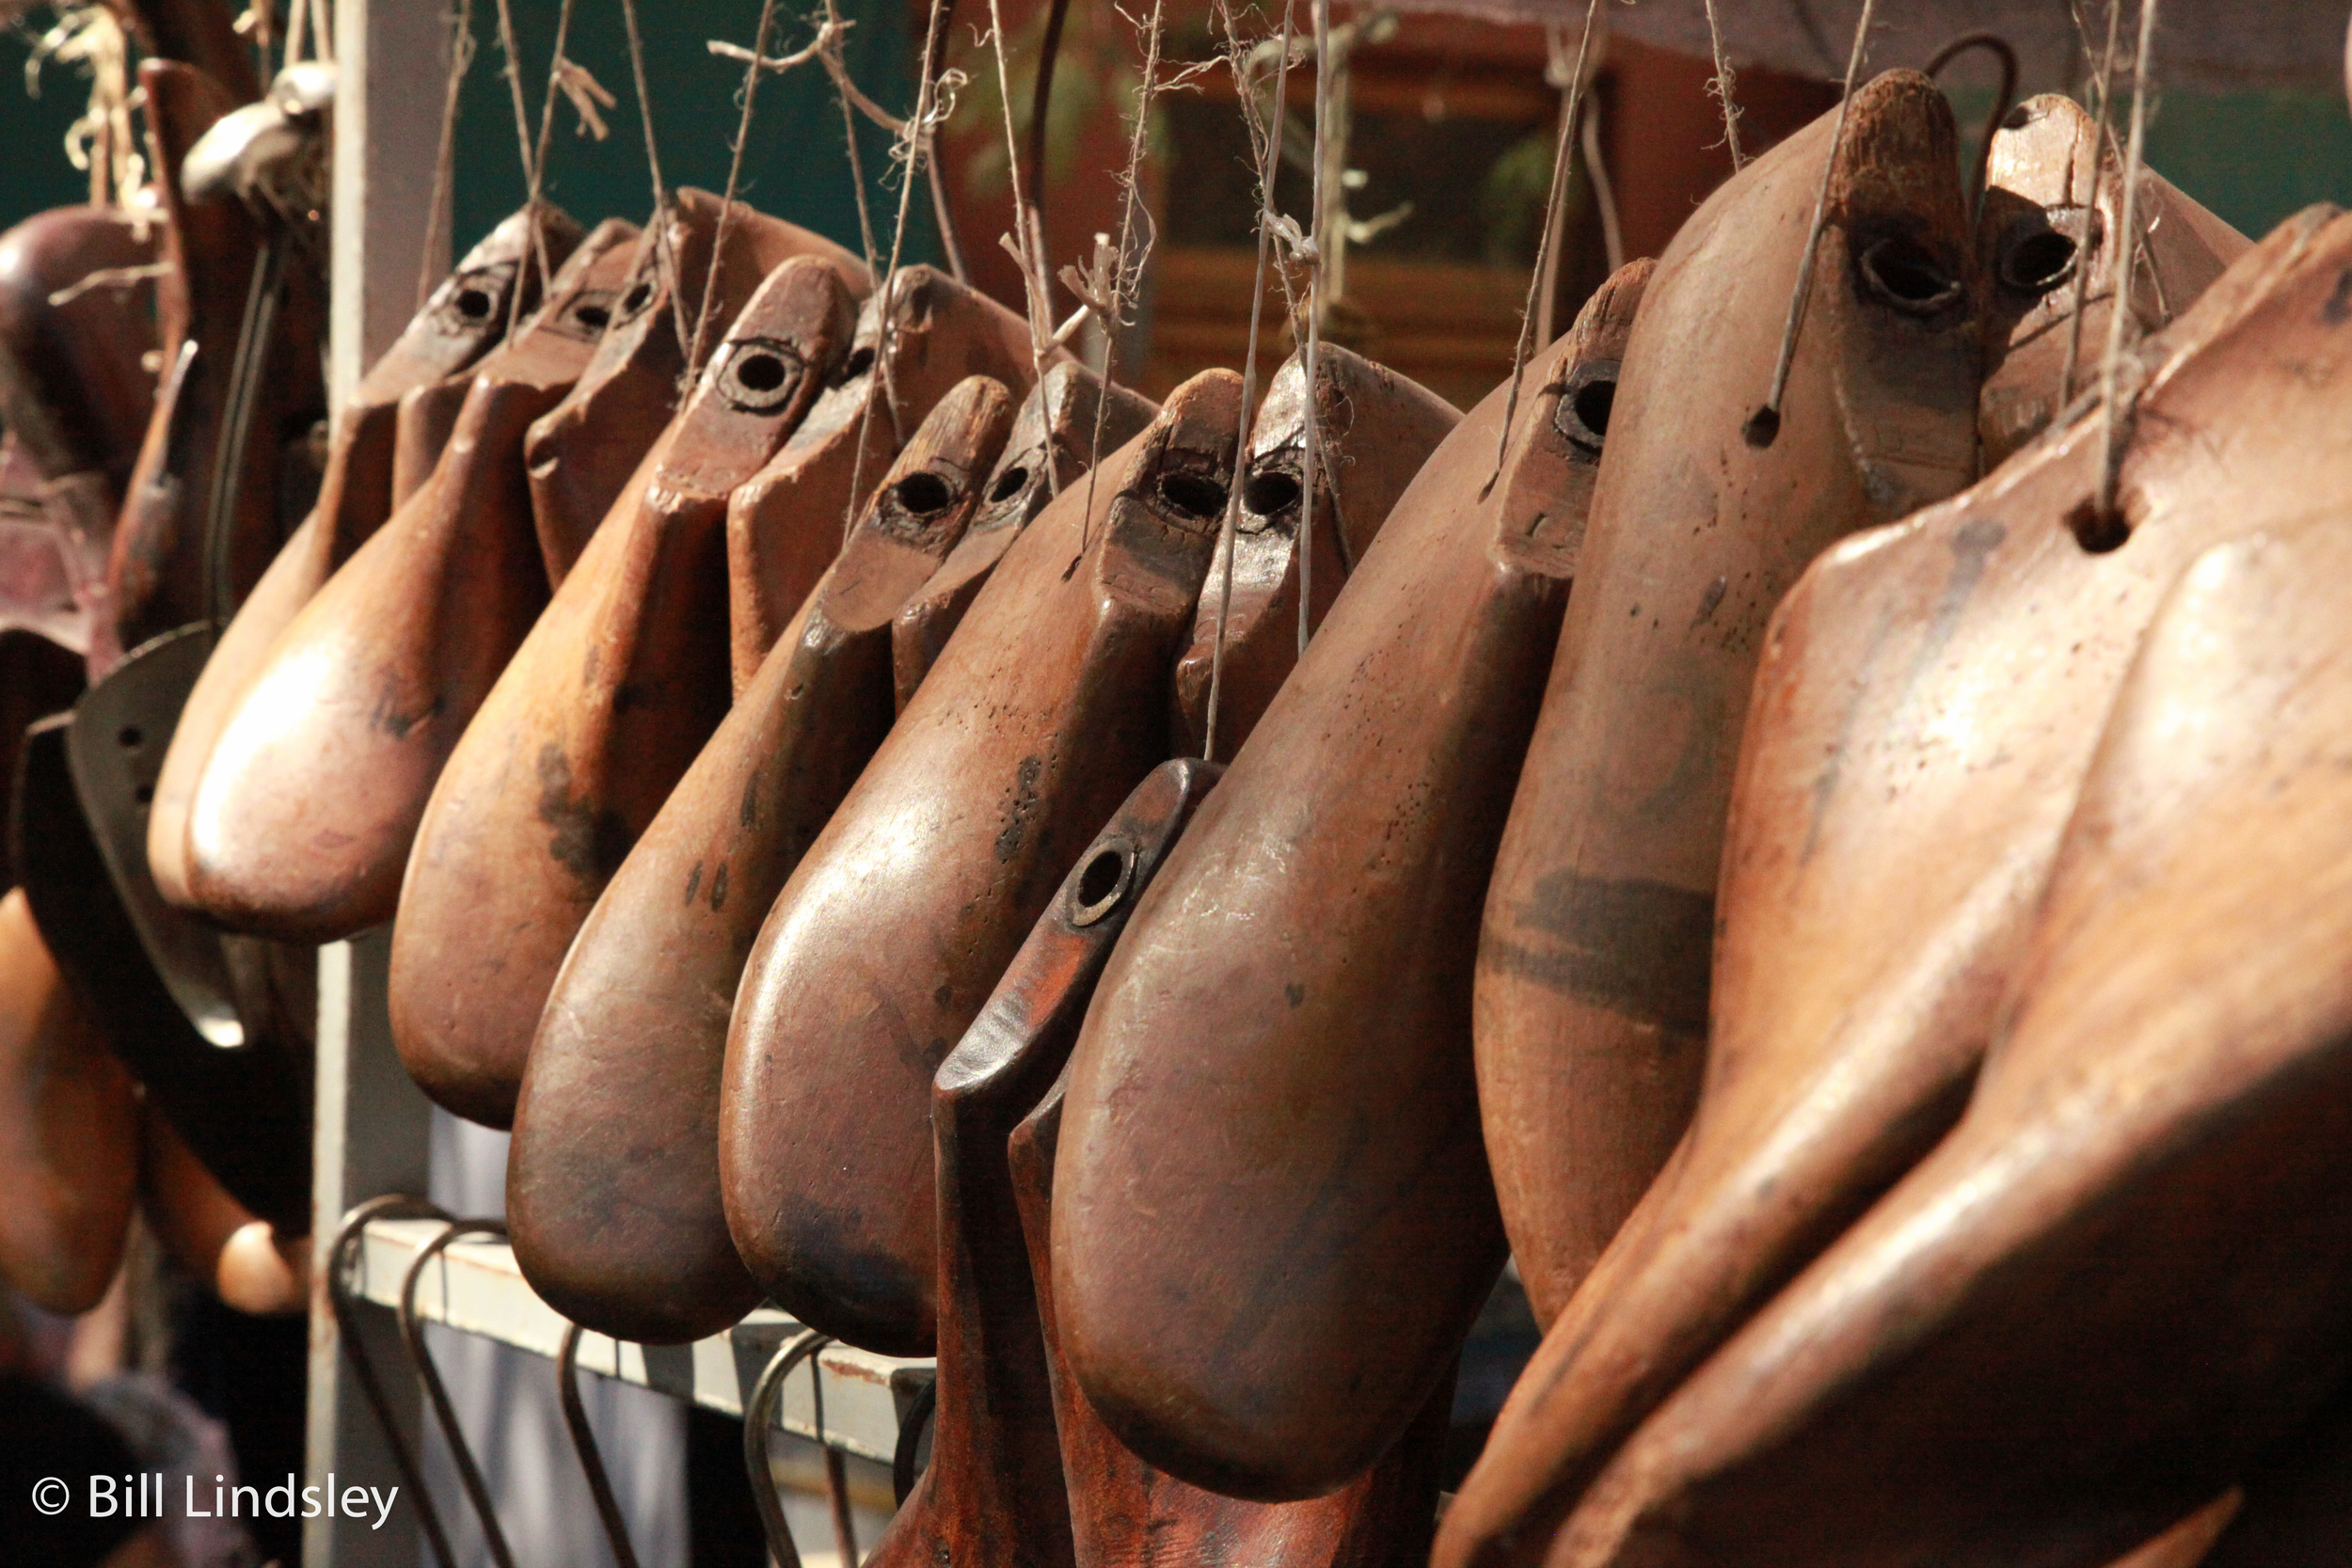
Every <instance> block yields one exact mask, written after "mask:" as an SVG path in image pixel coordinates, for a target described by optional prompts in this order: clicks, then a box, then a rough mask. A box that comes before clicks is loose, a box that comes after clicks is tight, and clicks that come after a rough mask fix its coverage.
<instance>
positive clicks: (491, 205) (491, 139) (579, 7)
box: [0, 0, 936, 261]
mask: <svg viewBox="0 0 2352 1568" xmlns="http://www.w3.org/2000/svg"><path fill="white" fill-rule="evenodd" d="M409 3H412V4H419V5H428V4H433V3H434V0H409ZM512 8H513V12H514V17H515V33H516V49H517V50H518V51H519V52H520V54H521V55H522V57H523V60H524V62H525V65H524V71H523V82H524V86H525V94H524V97H525V101H526V103H528V104H529V107H530V111H531V115H532V125H533V128H534V131H535V128H536V124H537V117H538V112H539V101H540V94H541V93H542V92H543V91H544V90H545V86H546V82H547V71H548V55H549V52H550V50H551V49H552V48H553V45H554V42H555V27H556V19H557V15H558V13H559V11H560V9H561V4H560V0H513V7H512ZM759 9H760V8H759V0H640V3H639V6H638V25H639V28H640V30H641V32H642V33H643V35H644V43H645V71H646V76H647V79H648V82H649V84H650V87H651V92H652V97H653V104H654V129H655V132H656V133H657V135H658V139H659V143H660V153H661V171H662V176H663V178H664V179H665V180H667V181H668V182H670V183H671V184H674V185H701V186H704V187H707V188H708V189H710V190H714V191H716V190H723V189H724V188H725V186H726V179H727V162H728V149H729V147H730V146H731V145H732V143H733V140H734V137H735V130H736V125H737V122H738V118H739V115H740V113H741V102H740V97H739V94H740V91H741V87H742V85H743V68H742V66H741V65H740V64H739V63H738V62H735V61H731V60H726V59H722V58H720V57H718V56H716V55H712V54H711V53H710V52H709V50H708V49H707V47H706V46H705V45H706V40H710V39H722V40H727V41H729V42H732V43H737V44H740V45H742V46H744V47H746V48H748V47H750V45H751V42H752V35H753V33H754V32H755V31H756V30H757V28H758V25H759ZM798 9H800V8H799V7H797V6H789V5H779V6H778V7H777V8H776V24H775V25H776V36H775V37H774V38H773V39H771V42H770V45H769V52H770V53H771V55H775V54H784V53H787V52H789V51H790V50H793V49H796V48H798V47H800V46H801V45H802V44H804V43H805V42H807V41H808V40H809V38H810V37H811V36H812V30H811V29H810V27H809V26H808V24H806V23H805V22H803V21H801V20H799V19H798V17H797V15H796V11H797V10H798ZM840 9H841V12H842V14H843V16H844V17H845V18H848V19H850V20H851V21H853V22H854V23H855V24H856V25H855V26H854V27H853V28H852V29H851V31H850V35H849V40H848V42H847V44H846V46H845V50H844V54H845V57H846V59H847V61H848V64H849V67H850V73H851V75H852V76H853V77H854V78H855V79H856V81H857V83H858V85H859V86H860V87H863V88H864V89H865V90H866V92H867V93H868V94H869V95H870V96H872V97H873V98H874V99H875V101H876V102H878V103H881V104H882V106H883V107H885V108H888V109H892V110H895V111H898V112H901V113H903V112H904V111H905V110H906V109H907V108H908V107H909V106H910V105H911V103H912V102H913V98H914V87H913V83H914V74H913V72H912V71H911V70H910V66H909V56H910V50H911V45H910V41H909V39H908V28H907V16H908V8H907V7H906V6H905V5H904V4H903V0H840ZM52 19H53V13H52V12H51V11H50V9H49V8H47V7H46V6H43V7H40V8H36V9H35V10H34V11H33V12H32V13H31V16H30V17H29V18H28V19H27V21H26V22H25V23H24V24H19V25H18V26H16V27H15V28H12V29H7V30H5V31H0V148H5V149H6V150H7V156H6V157H5V158H0V227H6V226H7V225H8V224H12V223H15V222H16V221H17V220H18V219H20V218H23V217H24V216H26V215H27V214H32V213H36V212H39V211H40V210H41V209H43V208H47V207H55V206H58V205H60V204H63V203H66V202H72V201H79V200H83V199H86V197H87V189H88V186H87V176H85V175H84V174H82V173H81V172H80V171H78V170H76V169H75V168H73V167H72V165H70V164H69V163H67V161H66V154H65V148H64V142H63V137H64V135H65V132H66V127H67V125H68V124H70V123H71V122H72V120H73V119H74V118H75V117H76V116H77V115H78V114H80V112H81V110H82V106H83V103H84V100H85V96H86V94H87V90H88V89H87V84H86V82H85V81H84V80H83V78H82V76H81V74H80V71H78V69H77V68H75V67H72V66H67V65H59V64H56V63H54V62H53V63H51V64H50V65H48V66H47V67H46V68H45V69H44V71H42V73H41V83H40V88H41V91H40V98H38V99H33V98H29V97H27V96H26V94H25V91H24V63H25V60H26V57H27V55H29V54H30V52H31V46H32V42H33V40H34V38H35V37H36V36H37V33H36V32H35V31H32V30H30V29H38V28H40V27H45V26H47V25H48V24H49V23H50V21H51V20H52ZM473 27H474V35H475V52H474V58H473V68H472V70H471V71H470V72H469V74H468V76H467V79H466V90H465V95H464V99H463V103H462V106H461V108H460V112H459V118H458V130H457V149H458V155H457V188H456V194H455V198H454V201H455V207H456V237H457V245H456V248H457V249H458V250H459V251H463V250H464V249H465V248H466V246H467V245H470V244H471V243H472V242H473V241H474V240H475V239H477V238H479V237H480V236H481V235H482V234H483V233H484V232H485V231H486V230H488V229H489V228H490V227H491V226H492V225H493V224H495V223H496V222H497V221H498V220H499V219H500V218H501V217H502V216H504V215H505V214H507V213H510V212H512V211H513V210H514V209H515V208H516V207H519V206H520V205H522V200H523V175H522V166H521V161H520V158H519V156H518V154H517V150H516V141H515V115H514V108H513V105H512V99H511V97H510V96H509V93H508V90H507V87H506V81H505V78H504V76H503V75H502V74H501V73H502V71H504V69H505V66H506V57H505V55H504V53H503V52H502V51H501V49H500V47H499V40H498V12H497V8H496V6H495V5H494V4H492V3H491V0H475V4H474V7H473ZM915 41H916V42H917V43H919V41H920V40H915ZM564 54H565V55H566V56H567V57H568V58H570V59H571V60H573V61H575V62H576V63H578V64H580V65H582V66H585V67H586V68H587V69H588V71H590V72H591V73H592V74H593V75H594V76H595V77H596V80H597V81H598V82H600V83H602V84H603V85H604V87H605V88H606V89H607V90H608V91H610V92H611V93H612V95H613V97H614V98H615V99H616V100H618V103H617V105H616V106H615V107H614V108H612V110H610V111H608V112H607V113H606V116H605V119H606V120H607V123H608V124H609V125H610V127H611V135H608V136H607V137H606V138H605V139H604V140H603V141H601V142H598V141H595V140H593V139H591V138H589V137H587V136H584V135H575V134H574V128H575V127H576V126H578V125H579V123H580V120H579V118H578V117H577V116H576V115H574V114H573V113H572V110H571V106H570V104H568V103H563V102H560V101H559V102H558V103H557V105H556V130H555V134H554V136H553V138H552V140H551V142H550V144H549V150H548V183H547V190H548V196H549V197H550V198H553V199H554V200H556V201H558V202H560V203H562V204H563V206H564V208H566V209H567V210H568V211H569V212H570V213H571V214H572V215H573V216H574V217H576V218H579V219H580V221H581V222H582V223H583V224H593V223H595V222H596V220H597V219H599V218H605V217H625V218H628V219H630V220H631V221H635V222H642V221H644V217H645V214H647V213H648V212H649V211H651V209H652V206H653V198H652V189H653V187H652V183H651V181H650V180H649V178H648V175H647V170H646V166H645V148H644V132H643V131H642V129H641V128H640V122H639V120H638V118H637V103H636V96H637V95H636V92H635V90H634V87H633V86H632V83H631V79H630V74H629V62H628V33H627V31H626V30H625V28H624V26H623V24H622V19H621V7H620V0H574V11H573V17H572V30H571V39H570V41H569V42H568V43H567V44H566V46H565V48H564ZM415 101H416V112H417V113H418V114H420V115H427V116H432V117H435V118H437V117H438V116H439V114H440V112H441V87H440V84H439V83H437V82H420V83H417V84H416V91H415ZM755 109H756V114H755V118H754V119H753V122H752V133H751V136H750V139H749V143H748V145H747V146H746V148H745V150H744V157H743V176H742V182H741V184H740V186H739V189H740V191H741V193H742V195H743V197H744V198H745V199H747V200H749V201H750V202H752V203H753V204H754V205H755V206H756V207H758V208H759V209H760V210H761V211H762V212H766V213H770V214H774V215H776V216H778V217H784V218H790V219H792V220H793V221H795V222H797V223H802V224H805V225H807V226H808V227H809V228H811V229H815V230H818V231H819V232H821V233H824V234H827V235H829V236H831V237H832V238H834V239H835V240H837V241H839V242H840V243H841V244H843V245H848V246H849V247H850V248H851V249H852V250H854V249H856V248H857V247H858V225H857V207H856V202H855V198H854V194H853V191H852V187H851V183H850V168H849V160H848V159H847V158H846V157H845V156H843V149H842V127H841V111H840V109H839V107H838V106H837V105H836V103H834V96H833V87H832V84H831V82H830V81H829V80H828V79H827V77H826V75H825V73H824V71H823V68H822V67H821V66H818V65H817V64H816V63H814V62H812V63H810V64H808V65H805V66H803V67H801V68H800V69H799V70H797V71H791V72H790V73H788V74H787V75H784V76H772V75H771V76H770V77H768V78H767V79H766V80H765V81H764V82H762V84H761V85H760V88H759V95H758V99H757V101H756V104H755ZM858 128H859V133H860V135H859V138H858V148H859V151H860V153H861V155H862V156H863V158H864V161H865V167H866V182H867V185H868V186H869V191H870V194H869V199H870V200H871V201H873V202H874V203H875V217H874V221H875V225H876V228H877V231H878V233H879V235H880V238H881V243H882V245H883V246H884V247H885V248H886V247H887V246H888V245H889V243H890V234H889V223H890V219H891V218H892V216H894V215H895V214H896V212H897V202H898V194H897V185H896V182H895V178H894V179H893V180H892V181H891V182H889V186H888V188H887V189H885V188H884V181H883V178H882V173H883V171H884V170H887V169H889V167H890V163H889V147H890V138H889V137H888V135H885V134H884V133H883V132H882V131H881V130H880V129H879V128H877V127H876V126H874V125H872V124H871V123H869V122H867V121H866V120H865V119H860V120H859V126H858ZM915 196H916V199H915V201H914V206H913V209H912V213H911V215H910V217H909V220H908V230H907V239H908V244H907V254H908V257H909V259H910V260H913V261H933V260H936V256H935V254H934V250H935V241H934V238H933V229H932V224H931V220H930V205H929V203H928V201H927V200H925V199H924V193H923V192H922V191H920V190H918V191H917V192H916V193H915Z"/></svg>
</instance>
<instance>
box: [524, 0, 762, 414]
mask: <svg viewBox="0 0 2352 1568" xmlns="http://www.w3.org/2000/svg"><path fill="white" fill-rule="evenodd" d="M499 4H501V5H504V4H506V0H499ZM775 24H776V0H760V5H759V29H758V31H757V32H755V33H754V34H753V35H752V53H751V63H750V64H748V65H746V66H745V67H744V68H743V113H742V116H741V118H740V119H738V120H737V121H736V124H735V146H734V148H733V150H731V151H730V152H729V154H728V157H727V191H726V196H725V198H724V199H723V200H722V201H721V202H720V204H719V225H718V231H717V232H716V233H714V234H712V235H711V237H710V270H709V271H708V272H707V273H706V274H705V275H704V277H703V292H702V298H700V299H699V300H697V301H695V303H694V335H693V337H692V338H691V339H690V340H689V341H688V342H687V345H686V369H685V373H686V375H687V376H688V377H690V378H691V376H692V375H693V374H694V372H696V370H697V369H699V368H700V367H701V365H702V362H703V340H704V339H705V338H707V336H709V333H710V313H711V309H712V308H713V307H714V306H716V305H717V304H718V294H719V269H720V267H721V266H723V264H724V263H725V261H726V256H727V235H728V231H729V230H732V229H733V228H734V227H735V193H736V192H737V191H738V190H739V189H740V188H741V187H742V182H743V150H744V148H746V147H747V146H749V145H750V144H751V139H752V110H753V107H754V105H755V103H756V101H757V99H758V97H759V79H760V77H762V76H764V75H766V74H767V71H766V70H765V69H764V68H765V67H766V65H767V63H768V35H769V33H770V32H771V30H772V29H773V28H774V26H775ZM711 53H713V54H723V53H725V51H723V50H721V49H720V48H719V47H718V46H717V45H715V44H714V45H712V47H711ZM662 220H663V214H656V216H655V221H656V222H660V221H662ZM684 282H685V280H684V279H683V278H677V279H675V280H673V282H672V284H671V287H673V288H677V287H681V286H683V284H684Z"/></svg>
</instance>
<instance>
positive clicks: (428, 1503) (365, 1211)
mask: <svg viewBox="0 0 2352 1568" xmlns="http://www.w3.org/2000/svg"><path fill="white" fill-rule="evenodd" d="M449 1217H450V1216H449V1213H448V1212H447V1211H446V1210H443V1209H442V1208H441V1207H440V1206H439V1205H437V1204H433V1203H428V1202H426V1201H425V1200H424V1199H423V1198H421V1197H409V1196H405V1195H403V1194H400V1193H389V1194H387V1195H385V1196H382V1197H372V1198H370V1199H368V1201H367V1202H365V1203H362V1204H361V1205H359V1207H358V1208H357V1209H354V1210H353V1211H352V1212H350V1213H349V1214H347V1215H345V1216H344V1218H343V1224H342V1229H340V1230H338V1231H336V1232H335V1239H334V1241H332V1242H331V1243H328V1244H327V1248H326V1302H327V1306H328V1307H329V1308H330V1309H331V1310H332V1311H333V1312H334V1314H335V1338H336V1342H337V1343H338V1344H340V1345H342V1351H343V1354H345V1355H346V1356H348V1357H350V1359H351V1370H352V1375H353V1376H354V1377H356V1378H358V1382H359V1393H360V1395H361V1397H363V1398H364V1399H366V1401H367V1402H368V1408H369V1409H370V1410H371V1411H373V1413H374V1415H375V1424H376V1426H377V1427H378V1428H379V1429H380V1430H381V1431H382V1432H383V1433H384V1446H385V1447H386V1448H387V1449H390V1450H391V1455H392V1468H393V1469H395V1470H397V1471H399V1472H400V1480H401V1484H402V1485H404V1486H405V1487H407V1488H408V1495H409V1496H410V1497H414V1498H415V1499H416V1502H417V1518H418V1520H419V1522H420V1523H421V1524H422V1526H423V1527H424V1538H425V1540H426V1541H427V1542H428V1543H430V1544H431V1545H432V1547H433V1556H434V1560H436V1561H437V1562H439V1563H440V1565H441V1568H457V1558H456V1555H455V1554H454V1553H453V1552H452V1551H451V1550H450V1549H449V1532H448V1531H447V1530H446V1529H444V1528H442V1526H441V1513H440V1510H439V1509H437V1508H436V1507H435V1506H434V1504H433V1494H432V1492H431V1491H430V1490H428V1489H427V1488H426V1486H425V1484H424V1472H423V1470H422V1469H421V1468H420V1467H419V1465H418V1464H417V1456H416V1452H415V1450H414V1449H410V1448H409V1446H408V1439H407V1438H406V1437H405V1435H403V1434H402V1433H401V1430H400V1422H399V1421H398V1420H396V1419H394V1418H393V1416H392V1402H391V1400H390V1398H389V1396H388V1395H387V1394H386V1393H385V1392H384V1383H383V1380H382V1379H381V1378H379V1377H378V1376H377V1375H376V1371H375V1361H374V1359H373V1357H372V1356H370V1355H369V1354H368V1347H367V1341H366V1340H364V1339H363V1338H360V1334H359V1323H358V1318H357V1316H356V1315H355V1314H354V1313H353V1312H352V1309H351V1287H350V1284H349V1282H348V1278H347V1275H348V1274H349V1271H350V1267H351V1259H352V1257H353V1256H354V1255H355V1254H356V1253H357V1252H358V1248H359V1243H360V1242H361V1240H362V1238H363V1235H364V1233H365V1231H366V1230H367V1227H368V1222H369V1221H371V1220H395V1219H398V1220H414V1219H435V1220H446V1219H448V1218H449Z"/></svg>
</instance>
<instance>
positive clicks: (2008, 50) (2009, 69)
mask: <svg viewBox="0 0 2352 1568" xmlns="http://www.w3.org/2000/svg"><path fill="white" fill-rule="evenodd" d="M1972 49H1981V50H1983V51H1984V52H1985V53H1986V54H1988V55H1992V56H1993V57H1994V59H1995V60H1996V61H1998V62H1999V64H2000V67H2001V88H2000V91H1998V92H1997V93H1995V94H1994V97H1993V112H1992V113H1991V114H1989V115H1987V116H1986V117H1985V120H1984V139H1983V140H1982V141H1981V142H1980V143H1979V144H1978V147H1977V162H1976V167H1975V168H1974V169H1973V170H1972V171H1971V173H1970V176H1969V181H1968V215H1969V216H1970V217H1971V218H1972V219H1973V218H1975V217H1977V216H1978V215H1979V214H1981V213H1982V212H1983V211H1984V186H1985V175H1986V171H1987V170H1988V169H1990V168H1991V167H1992V165H1993V134H1994V132H1995V131H1998V130H1999V129H2000V128H2001V121H2003V120H2004V119H2008V118H2009V111H2010V104H2012V103H2016V102H2017V50H2016V47H2015V46H2014V45H2013V44H2011V43H2010V41H2009V40H2007V39H2005V38H2003V37H2002V36H2001V35H2000V34H1998V33H1993V32H1979V33H1962V34H1960V35H1959V36H1958V37H1956V38H1952V39H1948V40H1946V41H1945V44H1944V47H1943V48H1941V49H1938V50H1937V51H1936V52H1935V55H1934V56H1933V57H1932V58H1931V59H1930V60H1929V61H1928V69H1927V74H1928V75H1930V76H1936V77H1940V76H1942V75H1943V74H1944V68H1945V67H1946V66H1947V65H1949V64H1951V63H1952V62H1953V61H1954V60H1956V59H1958V58H1959V57H1960V56H1961V55H1965V54H1967V53H1968V52H1969V51H1970V50H1972ZM2069 194H2070V195H2071V194H2073V193H2072V192H2071V191H2070V192H2069Z"/></svg>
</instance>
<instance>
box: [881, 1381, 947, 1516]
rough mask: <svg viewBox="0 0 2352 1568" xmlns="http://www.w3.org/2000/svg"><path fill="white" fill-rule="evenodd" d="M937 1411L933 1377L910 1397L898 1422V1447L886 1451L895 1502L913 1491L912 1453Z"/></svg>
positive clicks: (936, 1384) (937, 1383)
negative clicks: (888, 1456) (903, 1418)
mask: <svg viewBox="0 0 2352 1568" xmlns="http://www.w3.org/2000/svg"><path fill="white" fill-rule="evenodd" d="M938 1413H939V1380H938V1379H937V1378H933V1379H932V1380H931V1381H930V1382H929V1383H926V1384H925V1385H923V1386H922V1387H921V1388H919V1389H917V1390H916V1391H915V1395H914V1402H912V1403H910V1404H909V1405H908V1406H907V1416H906V1419H905V1420H903V1421H900V1422H899V1423H898V1447H897V1448H895V1449H892V1450H891V1454H890V1490H891V1494H892V1496H894V1497H896V1498H897V1499H898V1501H899V1502H905V1501H906V1500H907V1495H908V1494H909V1493H911V1492H913V1491H914V1455H915V1451H916V1450H917V1449H920V1448H922V1446H923V1433H924V1432H925V1431H926V1430H928V1429H929V1428H930V1424H931V1418H932V1417H933V1416H935V1415H937V1414H938Z"/></svg>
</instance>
